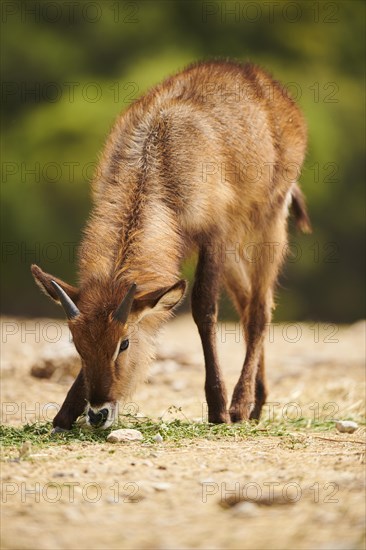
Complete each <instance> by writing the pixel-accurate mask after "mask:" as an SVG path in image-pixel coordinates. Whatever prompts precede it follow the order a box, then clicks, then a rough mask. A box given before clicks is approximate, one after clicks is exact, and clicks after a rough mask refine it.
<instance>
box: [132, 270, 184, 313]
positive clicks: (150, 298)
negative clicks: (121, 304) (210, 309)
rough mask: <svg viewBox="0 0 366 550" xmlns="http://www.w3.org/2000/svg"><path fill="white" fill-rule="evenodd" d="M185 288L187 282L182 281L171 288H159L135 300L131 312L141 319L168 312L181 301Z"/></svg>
mask: <svg viewBox="0 0 366 550" xmlns="http://www.w3.org/2000/svg"><path fill="white" fill-rule="evenodd" d="M186 288H187V281H184V280H183V279H182V280H180V281H178V282H177V283H175V284H174V285H173V286H168V287H165V288H160V289H159V290H155V291H154V292H149V293H148V294H145V295H143V296H141V297H140V298H136V299H135V301H134V303H133V306H132V312H133V313H137V314H138V315H139V316H140V319H141V318H142V317H145V315H149V314H150V313H159V312H162V311H170V310H171V309H173V308H174V307H175V306H177V305H178V304H179V302H180V301H181V300H182V298H183V296H184V294H185V291H186Z"/></svg>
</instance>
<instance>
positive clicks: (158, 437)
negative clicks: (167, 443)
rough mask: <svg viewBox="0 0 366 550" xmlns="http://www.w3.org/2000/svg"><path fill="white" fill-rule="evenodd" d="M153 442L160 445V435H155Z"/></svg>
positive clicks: (161, 440) (161, 439)
mask: <svg viewBox="0 0 366 550" xmlns="http://www.w3.org/2000/svg"><path fill="white" fill-rule="evenodd" d="M154 441H156V443H162V442H163V441H164V440H163V438H162V436H161V435H160V434H156V436H155V437H154Z"/></svg>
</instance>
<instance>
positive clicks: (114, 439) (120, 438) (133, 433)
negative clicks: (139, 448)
mask: <svg viewBox="0 0 366 550" xmlns="http://www.w3.org/2000/svg"><path fill="white" fill-rule="evenodd" d="M142 440H143V436H142V433H141V432H139V431H138V430H133V429H121V430H113V432H111V433H110V434H109V435H108V437H107V441H109V443H120V442H124V441H142Z"/></svg>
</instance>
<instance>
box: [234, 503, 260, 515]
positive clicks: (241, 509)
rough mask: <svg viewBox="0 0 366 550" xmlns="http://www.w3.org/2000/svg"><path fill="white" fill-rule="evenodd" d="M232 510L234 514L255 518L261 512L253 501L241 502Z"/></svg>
mask: <svg viewBox="0 0 366 550" xmlns="http://www.w3.org/2000/svg"><path fill="white" fill-rule="evenodd" d="M231 510H232V514H233V515H234V516H237V517H246V518H254V517H255V516H258V513H259V512H258V508H257V506H256V504H254V503H253V502H239V504H236V506H233V508H232V509H231Z"/></svg>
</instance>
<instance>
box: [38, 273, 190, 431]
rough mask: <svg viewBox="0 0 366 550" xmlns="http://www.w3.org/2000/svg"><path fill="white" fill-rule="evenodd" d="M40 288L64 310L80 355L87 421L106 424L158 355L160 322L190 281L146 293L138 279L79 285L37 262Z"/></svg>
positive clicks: (96, 280)
mask: <svg viewBox="0 0 366 550" xmlns="http://www.w3.org/2000/svg"><path fill="white" fill-rule="evenodd" d="M31 270H32V274H33V277H34V279H35V281H36V283H37V284H38V285H39V286H40V288H41V289H42V290H43V291H44V292H45V293H46V294H47V295H49V296H50V297H51V298H52V299H53V300H54V301H55V302H57V303H58V304H60V305H61V306H62V307H63V309H64V311H65V314H66V317H67V321H68V326H69V329H70V331H71V335H72V338H73V342H74V345H75V348H76V350H77V352H78V353H79V355H80V358H81V365H82V373H83V380H84V386H85V399H86V403H85V405H86V408H85V412H86V420H87V423H88V424H90V425H91V426H93V427H102V428H108V427H109V426H110V425H111V424H112V423H113V421H114V420H115V417H116V412H117V402H118V400H120V399H126V398H127V397H129V396H131V394H132V392H133V391H134V389H135V386H136V384H137V382H138V381H139V378H141V377H143V376H144V374H145V372H146V368H147V367H148V365H149V363H150V362H151V360H152V358H153V355H154V339H155V338H154V337H155V335H156V331H157V329H158V328H159V326H160V324H161V322H162V321H164V320H165V318H167V317H168V316H169V313H170V312H171V311H172V309H173V308H174V307H175V306H176V305H177V304H178V303H179V302H180V301H181V299H182V298H183V296H184V293H185V289H186V282H185V281H184V280H180V281H178V282H177V283H175V284H174V285H172V286H168V287H164V288H160V289H157V290H155V291H154V292H149V293H145V294H142V295H141V293H139V292H138V288H137V287H136V284H134V283H133V284H129V285H127V286H126V285H125V284H123V283H118V284H115V283H114V284H113V283H111V282H110V281H109V282H108V281H103V280H100V279H91V280H90V281H89V282H88V283H86V284H85V285H83V286H82V287H81V288H80V289H78V288H76V287H74V286H71V285H69V284H67V283H65V282H64V281H62V280H61V279H59V278H57V277H53V276H52V275H50V274H49V273H45V272H44V271H42V270H41V269H40V268H39V267H38V266H37V265H33V266H32V268H31Z"/></svg>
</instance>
